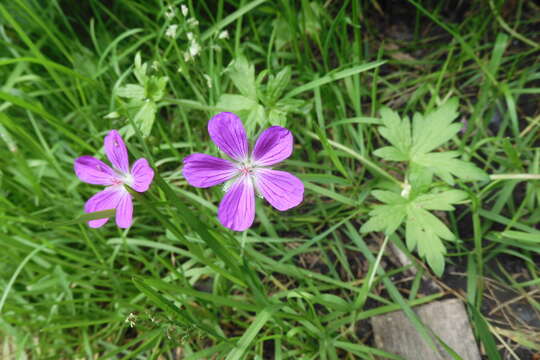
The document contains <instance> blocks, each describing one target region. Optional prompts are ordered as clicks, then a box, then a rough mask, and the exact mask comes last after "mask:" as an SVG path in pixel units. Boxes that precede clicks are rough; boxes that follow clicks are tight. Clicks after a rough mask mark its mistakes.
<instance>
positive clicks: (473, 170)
mask: <svg viewBox="0 0 540 360" xmlns="http://www.w3.org/2000/svg"><path fill="white" fill-rule="evenodd" d="M458 156H459V154H458V153H457V152H456V151H447V152H439V153H428V154H420V155H418V156H416V157H414V159H413V161H414V162H415V163H416V164H418V165H421V166H423V167H424V168H427V169H430V171H431V172H432V173H434V174H435V175H437V176H438V177H440V178H441V179H442V180H444V181H445V182H446V183H448V184H450V185H453V184H454V179H453V177H452V175H453V176H455V177H457V178H460V179H462V180H468V181H473V180H487V179H488V175H487V174H486V173H485V172H484V171H483V170H481V169H479V168H478V167H476V166H475V165H474V164H472V163H470V162H468V161H464V160H460V159H456V157H458Z"/></svg>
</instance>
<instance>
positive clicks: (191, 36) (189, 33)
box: [186, 31, 193, 41]
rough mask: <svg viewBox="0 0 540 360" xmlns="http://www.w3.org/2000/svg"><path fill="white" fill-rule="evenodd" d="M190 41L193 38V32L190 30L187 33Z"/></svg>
mask: <svg viewBox="0 0 540 360" xmlns="http://www.w3.org/2000/svg"><path fill="white" fill-rule="evenodd" d="M186 36H187V38H188V40H189V41H191V40H193V33H192V32H191V31H190V32H188V33H187V34H186Z"/></svg>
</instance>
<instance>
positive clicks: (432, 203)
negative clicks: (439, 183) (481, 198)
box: [414, 190, 467, 211]
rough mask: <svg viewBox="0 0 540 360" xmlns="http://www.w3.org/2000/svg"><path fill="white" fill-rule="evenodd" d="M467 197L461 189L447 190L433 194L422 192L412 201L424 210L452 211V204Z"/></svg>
mask: <svg viewBox="0 0 540 360" xmlns="http://www.w3.org/2000/svg"><path fill="white" fill-rule="evenodd" d="M466 198H467V193H466V192H465V191H461V190H448V191H443V192H440V193H434V194H423V195H420V196H418V197H417V198H416V199H415V200H414V203H415V205H416V206H419V207H421V208H422V209H426V210H444V211H452V210H454V207H453V206H452V204H455V203H458V202H460V201H463V200H465V199H466Z"/></svg>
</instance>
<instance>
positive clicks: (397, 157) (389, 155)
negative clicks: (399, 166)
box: [373, 146, 409, 161]
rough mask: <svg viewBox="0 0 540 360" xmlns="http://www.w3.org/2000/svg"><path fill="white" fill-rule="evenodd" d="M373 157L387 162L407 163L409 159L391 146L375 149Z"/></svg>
mask: <svg viewBox="0 0 540 360" xmlns="http://www.w3.org/2000/svg"><path fill="white" fill-rule="evenodd" d="M373 154H374V155H376V156H378V157H381V158H383V159H385V160H388V161H407V160H409V157H408V155H407V154H405V153H403V152H401V151H399V150H398V149H396V148H395V147H393V146H385V147H382V148H380V149H377V150H375V151H374V152H373Z"/></svg>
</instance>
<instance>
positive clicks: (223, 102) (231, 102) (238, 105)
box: [216, 94, 257, 112]
mask: <svg viewBox="0 0 540 360" xmlns="http://www.w3.org/2000/svg"><path fill="white" fill-rule="evenodd" d="M256 105H257V102H256V101H255V100H253V99H251V98H248V97H245V96H243V95H235V94H222V95H221V96H220V97H219V100H218V103H217V104H216V107H217V108H218V109H222V110H224V111H232V112H236V111H242V110H251V109H252V108H254V107H255V106H256Z"/></svg>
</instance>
